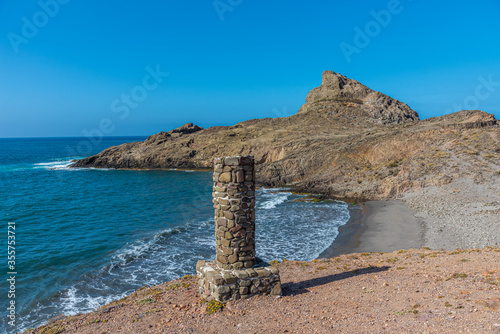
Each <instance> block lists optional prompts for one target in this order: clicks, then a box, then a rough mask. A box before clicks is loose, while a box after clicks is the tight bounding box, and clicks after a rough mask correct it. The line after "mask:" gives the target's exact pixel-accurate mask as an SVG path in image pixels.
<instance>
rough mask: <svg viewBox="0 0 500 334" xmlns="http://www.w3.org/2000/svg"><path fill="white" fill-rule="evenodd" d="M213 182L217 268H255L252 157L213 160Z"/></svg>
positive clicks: (253, 174) (253, 173)
mask: <svg viewBox="0 0 500 334" xmlns="http://www.w3.org/2000/svg"><path fill="white" fill-rule="evenodd" d="M213 180H214V189H213V194H212V195H213V203H214V209H215V245H216V263H217V266H218V267H219V268H221V269H226V270H229V269H241V268H251V267H253V266H254V265H255V172H254V159H253V157H252V156H240V157H238V156H236V157H225V158H216V159H215V161H214V177H213Z"/></svg>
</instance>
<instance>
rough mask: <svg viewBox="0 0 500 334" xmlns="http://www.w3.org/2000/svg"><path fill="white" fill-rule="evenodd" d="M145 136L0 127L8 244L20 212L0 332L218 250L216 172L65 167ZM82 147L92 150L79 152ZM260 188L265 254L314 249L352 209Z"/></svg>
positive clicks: (3, 285) (115, 294)
mask: <svg viewBox="0 0 500 334" xmlns="http://www.w3.org/2000/svg"><path fill="white" fill-rule="evenodd" d="M144 139H145V137H112V138H104V139H103V140H102V141H101V142H92V143H91V145H89V143H88V142H87V143H85V139H83V138H26V139H0V194H1V201H0V212H1V213H2V225H3V227H2V231H3V232H2V235H3V237H1V245H2V247H3V249H4V250H5V253H6V251H7V240H8V236H7V229H8V223H9V222H11V223H15V227H16V230H15V233H16V235H15V238H16V239H15V242H16V243H15V251H16V259H15V261H16V268H15V269H16V272H17V274H16V284H15V290H16V291H15V298H8V297H7V296H8V292H9V284H8V282H7V278H9V276H8V274H7V273H8V272H9V268H8V266H7V265H8V264H7V256H4V258H3V261H4V264H3V266H2V268H4V270H3V276H4V278H3V279H1V280H0V293H1V294H2V295H3V296H2V297H1V298H0V300H1V301H2V305H1V310H2V312H1V320H0V333H14V332H19V331H22V330H24V329H26V328H29V327H36V326H39V325H42V324H43V323H44V322H46V321H47V320H48V319H49V318H51V317H54V316H56V315H59V314H67V315H70V314H76V313H81V312H86V311H90V310H92V309H94V308H96V307H99V306H101V305H103V304H105V303H108V302H110V301H112V300H114V299H117V298H120V297H122V296H124V295H126V294H129V293H131V292H132V291H134V290H136V289H138V288H139V287H142V286H144V285H146V284H149V285H153V284H158V283H160V282H163V281H168V280H171V279H174V278H177V277H179V276H183V275H186V274H194V273H195V264H196V262H197V261H198V260H200V259H207V260H209V259H212V258H214V257H215V247H214V244H215V240H214V222H213V208H212V202H211V196H212V195H211V194H212V175H211V173H210V172H199V171H178V170H162V171H128V170H111V169H70V168H68V165H69V163H70V161H71V160H73V159H77V158H82V157H84V156H88V155H91V154H95V153H98V152H100V151H101V150H103V149H105V148H107V147H110V146H114V145H119V144H121V143H125V142H131V141H138V140H144ZM82 143H85V144H86V146H82ZM82 148H85V154H78V153H75V152H82V150H83V149H82ZM256 196H257V206H256V239H257V246H256V247H257V256H259V257H261V258H263V259H264V260H267V261H270V260H273V259H278V260H281V259H283V258H287V259H290V260H312V259H315V258H317V257H318V256H319V255H320V254H321V253H322V251H323V250H325V249H326V248H327V247H328V246H329V245H331V243H332V242H333V241H334V240H335V238H336V236H337V234H338V227H339V226H341V225H343V224H345V223H346V222H347V221H348V219H349V212H348V209H347V205H346V204H343V203H336V202H320V203H311V202H297V201H294V200H296V199H298V198H299V197H300V196H298V195H293V194H291V193H290V192H286V190H284V189H281V190H280V189H278V190H277V189H260V190H258V191H257V194H256ZM11 225H12V224H11ZM5 253H4V254H5ZM12 299H14V300H15V303H16V304H15V305H16V322H15V326H14V327H13V326H11V325H9V324H8V321H9V318H7V315H8V310H7V307H8V305H9V304H8V303H9V301H10V300H12Z"/></svg>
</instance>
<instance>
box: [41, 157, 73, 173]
mask: <svg viewBox="0 0 500 334" xmlns="http://www.w3.org/2000/svg"><path fill="white" fill-rule="evenodd" d="M74 160H75V159H74V158H72V159H70V160H68V159H65V160H56V161H50V162H40V163H36V164H33V166H34V167H33V168H34V169H55V170H59V169H69V165H71V164H72V163H73V161H74Z"/></svg>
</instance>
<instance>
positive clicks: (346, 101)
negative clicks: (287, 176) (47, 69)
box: [299, 71, 419, 124]
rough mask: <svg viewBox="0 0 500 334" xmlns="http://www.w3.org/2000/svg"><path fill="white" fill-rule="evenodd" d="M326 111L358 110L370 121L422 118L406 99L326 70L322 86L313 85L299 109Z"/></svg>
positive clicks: (390, 121) (304, 110) (382, 122)
mask: <svg viewBox="0 0 500 334" xmlns="http://www.w3.org/2000/svg"><path fill="white" fill-rule="evenodd" d="M318 110H319V111H323V112H331V111H334V112H336V113H343V114H351V113H353V112H355V113H356V114H357V115H358V116H365V117H366V118H367V119H368V120H369V121H372V122H376V123H381V124H399V123H403V122H411V121H418V120H419V117H418V114H417V112H416V111H414V110H412V109H411V108H410V107H408V105H407V104H406V103H403V102H400V101H398V100H395V99H393V98H391V97H389V96H387V95H385V94H382V93H380V92H377V91H374V90H372V89H370V88H368V87H366V86H365V85H363V84H361V83H359V82H358V81H356V80H352V79H349V78H347V77H345V76H343V75H341V74H338V73H335V72H333V71H324V72H323V78H322V82H321V86H319V87H316V88H314V89H312V90H311V91H310V92H309V94H307V97H306V103H305V104H304V105H302V107H301V108H300V109H299V113H307V112H311V111H318Z"/></svg>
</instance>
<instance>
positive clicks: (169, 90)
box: [0, 0, 500, 137]
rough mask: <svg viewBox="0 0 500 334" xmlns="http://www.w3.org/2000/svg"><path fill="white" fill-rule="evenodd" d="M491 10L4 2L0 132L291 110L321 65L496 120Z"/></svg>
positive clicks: (419, 103)
mask: <svg viewBox="0 0 500 334" xmlns="http://www.w3.org/2000/svg"><path fill="white" fill-rule="evenodd" d="M499 18H500V3H499V2H498V1H495V0H477V1H474V2H465V1H439V2H436V1H428V0H413V1H410V0H400V1H397V0H389V1H387V0H385V1H353V2H347V1H315V2H308V3H306V2H304V1H290V0H288V1H282V0H276V1H260V0H252V1H250V0H216V1H213V0H206V1H141V2H139V1H136V2H134V1H118V0H115V1H111V0H110V1H105V2H104V3H103V2H102V1H93V0H89V1H82V0H71V1H68V0H41V1H22V2H21V1H16V0H0V137H38V136H49V137H50V136H83V135H84V134H85V133H92V131H101V132H102V133H103V134H105V135H111V136H121V135H150V134H153V133H156V132H159V131H164V130H165V131H168V130H170V129H172V128H175V127H178V126H180V125H182V124H184V123H186V122H194V123H195V124H198V125H200V126H203V127H209V126H212V125H231V124H234V123H237V122H239V121H243V120H246V119H250V118H263V117H277V116H287V115H291V114H293V113H295V112H296V111H297V110H298V109H299V107H300V106H301V105H302V103H304V99H305V96H306V94H307V93H308V92H309V90H311V89H312V88H313V87H316V86H318V85H319V84H320V83H321V73H322V71H324V70H333V71H335V72H339V73H341V74H343V75H346V76H348V77H350V78H353V79H355V80H358V81H360V82H362V83H364V84H366V85H367V86H369V87H371V88H373V89H375V90H378V91H381V92H383V93H385V94H388V95H390V96H392V97H394V98H397V99H399V100H401V101H403V102H405V103H408V104H409V105H410V107H412V108H413V109H415V110H416V111H417V112H418V113H419V114H420V116H421V118H428V117H432V116H439V115H443V114H446V113H449V112H452V111H457V110H460V109H469V108H470V107H472V108H477V109H481V110H484V111H486V112H490V113H493V114H495V116H496V117H497V118H500V31H499V30H500V19H499ZM151 72H159V73H160V74H156V79H155V77H154V76H152V75H151ZM165 73H168V75H166V74H165ZM127 96H128V100H127ZM467 107H469V108H467Z"/></svg>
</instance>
